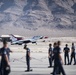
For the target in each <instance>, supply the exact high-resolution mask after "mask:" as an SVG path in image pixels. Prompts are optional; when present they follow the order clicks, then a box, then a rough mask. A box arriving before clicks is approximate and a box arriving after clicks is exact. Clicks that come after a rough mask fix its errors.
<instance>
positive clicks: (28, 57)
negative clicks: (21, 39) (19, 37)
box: [24, 44, 32, 72]
mask: <svg viewBox="0 0 76 75" xmlns="http://www.w3.org/2000/svg"><path fill="white" fill-rule="evenodd" d="M24 49H25V50H26V64H27V70H25V72H29V71H32V69H30V59H31V57H30V49H29V48H28V47H27V45H26V44H25V45H24Z"/></svg>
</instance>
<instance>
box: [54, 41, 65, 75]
mask: <svg viewBox="0 0 76 75" xmlns="http://www.w3.org/2000/svg"><path fill="white" fill-rule="evenodd" d="M60 44H61V42H60V41H58V42H57V46H56V47H55V50H54V69H53V75H57V69H58V70H60V73H62V74H63V75H66V73H65V71H64V69H63V66H62V64H63V60H62V57H61V48H60Z"/></svg>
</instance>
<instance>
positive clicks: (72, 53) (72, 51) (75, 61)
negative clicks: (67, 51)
mask: <svg viewBox="0 0 76 75" xmlns="http://www.w3.org/2000/svg"><path fill="white" fill-rule="evenodd" d="M73 58H74V64H73V65H76V58H75V46H74V43H72V47H71V60H70V65H71V63H72V59H73Z"/></svg>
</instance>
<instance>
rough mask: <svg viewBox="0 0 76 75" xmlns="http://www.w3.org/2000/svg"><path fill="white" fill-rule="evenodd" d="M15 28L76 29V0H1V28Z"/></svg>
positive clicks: (10, 29)
mask: <svg viewBox="0 0 76 75" xmlns="http://www.w3.org/2000/svg"><path fill="white" fill-rule="evenodd" d="M14 29H15V30H17V29H19V31H20V30H21V31H22V30H26V31H27V30H29V31H31V32H32V31H37V30H39V31H40V30H45V29H46V30H51V29H54V30H76V0H0V30H2V32H5V33H6V32H8V31H6V30H9V31H10V33H12V32H13V31H14ZM3 30H4V31H3ZM17 33H18V32H17Z"/></svg>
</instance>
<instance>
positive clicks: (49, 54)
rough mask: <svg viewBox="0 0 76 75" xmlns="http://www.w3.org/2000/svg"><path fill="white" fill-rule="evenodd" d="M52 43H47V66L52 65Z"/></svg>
mask: <svg viewBox="0 0 76 75" xmlns="http://www.w3.org/2000/svg"><path fill="white" fill-rule="evenodd" d="M51 46H52V44H49V50H48V58H49V65H50V66H48V68H50V67H52V47H51Z"/></svg>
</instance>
